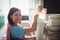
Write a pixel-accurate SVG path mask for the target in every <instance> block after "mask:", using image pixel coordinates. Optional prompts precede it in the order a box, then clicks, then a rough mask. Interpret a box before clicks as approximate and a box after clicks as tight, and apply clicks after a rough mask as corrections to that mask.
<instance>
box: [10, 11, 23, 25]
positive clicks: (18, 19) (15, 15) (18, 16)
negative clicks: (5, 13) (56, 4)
mask: <svg viewBox="0 0 60 40" xmlns="http://www.w3.org/2000/svg"><path fill="white" fill-rule="evenodd" d="M11 19H12V20H13V22H14V24H17V23H19V22H21V19H22V16H21V11H16V12H15V13H13V15H11Z"/></svg>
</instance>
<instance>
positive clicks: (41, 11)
mask: <svg viewBox="0 0 60 40" xmlns="http://www.w3.org/2000/svg"><path fill="white" fill-rule="evenodd" d="M36 14H38V15H39V16H38V18H37V26H38V27H37V32H36V40H43V38H41V37H42V35H43V27H44V22H45V21H46V9H44V8H43V7H42V5H40V4H38V5H37V8H36V11H32V13H31V14H30V15H31V18H30V19H31V25H32V24H33V22H34V19H33V18H34V16H35V15H36Z"/></svg>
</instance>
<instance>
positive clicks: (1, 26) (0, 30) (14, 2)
mask: <svg viewBox="0 0 60 40" xmlns="http://www.w3.org/2000/svg"><path fill="white" fill-rule="evenodd" d="M37 4H41V5H43V7H44V8H46V9H47V10H46V14H47V18H48V16H50V15H60V8H59V7H60V5H59V4H60V1H59V0H57V1H56V0H0V40H2V39H3V37H5V36H6V35H5V34H6V29H7V24H8V20H7V15H8V12H9V9H10V8H11V7H17V8H19V9H20V10H21V14H22V16H23V20H22V22H23V25H25V26H29V25H30V22H31V18H30V14H31V12H32V11H34V10H36V5H37ZM24 17H25V19H24ZM24 23H25V24H24Z"/></svg>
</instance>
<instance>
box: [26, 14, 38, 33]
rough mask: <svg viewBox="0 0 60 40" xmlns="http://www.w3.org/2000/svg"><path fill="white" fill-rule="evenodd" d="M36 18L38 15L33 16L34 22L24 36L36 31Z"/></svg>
mask: <svg viewBox="0 0 60 40" xmlns="http://www.w3.org/2000/svg"><path fill="white" fill-rule="evenodd" d="M37 17H38V14H37V15H35V16H34V22H33V24H32V28H29V29H26V31H25V34H29V33H30V32H33V31H36V29H37Z"/></svg>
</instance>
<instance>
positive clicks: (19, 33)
mask: <svg viewBox="0 0 60 40" xmlns="http://www.w3.org/2000/svg"><path fill="white" fill-rule="evenodd" d="M24 33H25V29H24V28H23V27H14V28H12V30H11V36H12V37H13V38H24Z"/></svg>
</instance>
